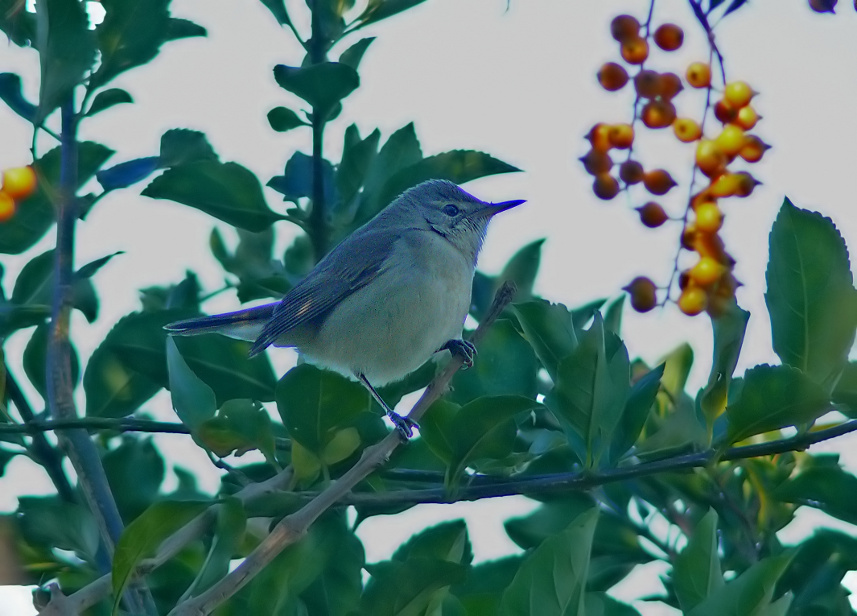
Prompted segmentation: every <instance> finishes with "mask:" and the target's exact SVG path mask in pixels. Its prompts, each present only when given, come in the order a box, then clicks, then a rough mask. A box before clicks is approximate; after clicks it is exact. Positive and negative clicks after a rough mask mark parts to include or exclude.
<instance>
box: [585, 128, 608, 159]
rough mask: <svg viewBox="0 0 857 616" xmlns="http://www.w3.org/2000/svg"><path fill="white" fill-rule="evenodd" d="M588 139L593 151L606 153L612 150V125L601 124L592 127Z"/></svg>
mask: <svg viewBox="0 0 857 616" xmlns="http://www.w3.org/2000/svg"><path fill="white" fill-rule="evenodd" d="M586 138H587V139H589V143H591V144H592V149H593V150H600V151H602V152H606V151H607V150H609V149H610V125H609V124H602V123H601V122H599V123H598V124H596V125H595V126H593V127H592V130H590V131H589V134H588V135H586Z"/></svg>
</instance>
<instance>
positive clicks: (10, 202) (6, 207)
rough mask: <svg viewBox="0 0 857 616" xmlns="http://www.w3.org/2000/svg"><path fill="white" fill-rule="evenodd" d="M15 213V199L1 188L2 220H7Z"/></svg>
mask: <svg viewBox="0 0 857 616" xmlns="http://www.w3.org/2000/svg"><path fill="white" fill-rule="evenodd" d="M14 215H15V200H14V199H13V198H12V195H10V194H9V193H7V192H6V191H3V190H0V222H6V221H7V220H9V219H10V218H12V216H14Z"/></svg>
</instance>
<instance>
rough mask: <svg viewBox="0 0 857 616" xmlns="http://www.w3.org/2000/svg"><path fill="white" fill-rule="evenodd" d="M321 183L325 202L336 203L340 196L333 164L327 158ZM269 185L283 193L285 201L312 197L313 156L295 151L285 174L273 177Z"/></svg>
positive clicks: (324, 161) (323, 161)
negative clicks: (337, 192)
mask: <svg viewBox="0 0 857 616" xmlns="http://www.w3.org/2000/svg"><path fill="white" fill-rule="evenodd" d="M321 184H322V189H323V192H324V202H325V203H331V204H333V203H336V202H337V201H338V200H339V197H338V196H337V194H336V184H335V183H334V180H333V165H332V164H330V161H328V160H325V159H322V161H321ZM267 186H268V187H270V188H273V189H274V190H276V191H277V192H278V193H280V194H282V195H283V200H284V201H293V202H296V201H297V200H298V199H303V198H305V197H312V191H313V164H312V156H307V155H306V154H304V153H303V152H295V153H294V154H293V155H292V157H291V158H290V159H289V160H288V162H287V163H286V168H285V170H284V171H283V175H277V176H274V177H272V178H271V179H270V180H269V181H268V184H267Z"/></svg>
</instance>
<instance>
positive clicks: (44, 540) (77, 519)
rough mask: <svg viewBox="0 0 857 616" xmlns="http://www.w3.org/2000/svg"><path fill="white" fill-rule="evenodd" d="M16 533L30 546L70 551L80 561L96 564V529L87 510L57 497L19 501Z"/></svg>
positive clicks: (28, 497)
mask: <svg viewBox="0 0 857 616" xmlns="http://www.w3.org/2000/svg"><path fill="white" fill-rule="evenodd" d="M16 513H17V516H16V517H17V520H16V521H17V524H16V526H17V530H19V532H20V534H21V537H22V538H23V539H25V540H26V542H27V543H28V544H30V545H36V546H40V547H44V548H46V549H48V550H54V549H60V550H73V551H74V552H75V553H76V554H77V555H78V556H79V557H80V558H81V559H83V560H85V561H87V562H89V563H90V564H94V563H95V555H96V554H97V552H98V546H99V535H98V527H97V526H96V524H95V520H94V519H93V517H92V514H91V513H90V512H89V510H88V509H87V508H86V507H85V506H83V505H78V504H76V503H66V502H63V501H61V500H60V499H59V498H57V497H56V496H48V497H34V496H22V497H20V498H19V499H18V511H17V512H16Z"/></svg>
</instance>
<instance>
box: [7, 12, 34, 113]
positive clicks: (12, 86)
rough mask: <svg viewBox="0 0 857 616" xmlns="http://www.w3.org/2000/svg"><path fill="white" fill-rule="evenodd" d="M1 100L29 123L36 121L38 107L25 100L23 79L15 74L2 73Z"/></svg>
mask: <svg viewBox="0 0 857 616" xmlns="http://www.w3.org/2000/svg"><path fill="white" fill-rule="evenodd" d="M0 10H2V9H0ZM0 19H2V18H0ZM0 100H2V101H3V102H4V103H6V105H8V107H9V109H11V110H12V111H14V112H15V113H17V114H18V115H19V116H21V117H22V118H24V119H25V120H27V121H28V122H34V121H35V120H36V106H35V105H34V104H33V103H31V102H30V101H28V100H27V99H26V98H24V92H23V90H22V88H21V78H20V77H19V76H18V75H16V74H15V73H0Z"/></svg>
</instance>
